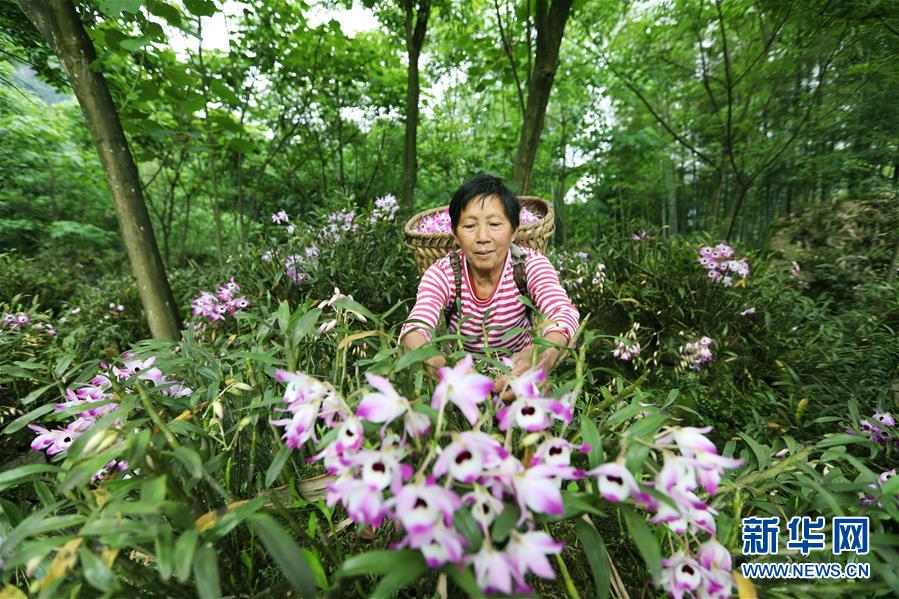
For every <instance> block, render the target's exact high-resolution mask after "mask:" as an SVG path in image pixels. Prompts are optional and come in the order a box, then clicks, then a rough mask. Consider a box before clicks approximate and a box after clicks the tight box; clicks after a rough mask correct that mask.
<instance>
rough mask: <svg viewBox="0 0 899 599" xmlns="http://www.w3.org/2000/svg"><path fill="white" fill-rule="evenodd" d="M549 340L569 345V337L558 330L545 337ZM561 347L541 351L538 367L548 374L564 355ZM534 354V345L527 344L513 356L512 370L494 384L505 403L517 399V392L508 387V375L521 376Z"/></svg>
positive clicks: (545, 383)
mask: <svg viewBox="0 0 899 599" xmlns="http://www.w3.org/2000/svg"><path fill="white" fill-rule="evenodd" d="M544 339H546V340H547V341H550V342H552V343H555V344H556V345H561V346H562V347H567V346H568V337H566V336H565V335H563V334H562V333H558V332H555V331H553V332H550V333H547V335H546V336H545V337H544ZM562 351H563V350H561V349H558V348H555V347H548V348H546V349H545V350H543V351H542V352H541V353H540V357H539V358H538V359H537V364H536V366H535V367H536V368H542V369H543V370H544V372H546V374H549V373H550V372H551V371H552V369H553V368H555V366H556V362H558V361H559V358H560V357H561V356H562ZM533 354H534V346H533V345H526V346H524V348H522V349H521V351H519V352H518V353H516V354H515V355H513V356H512V372H511V373H509V374H508V375H503V376H501V377H499V378H498V379H496V383H495V384H494V386H493V391H494V393H499V394H500V395H499V398H500V399H501V400H502V401H503V403H509V402H510V401H512V400H513V399H515V394H514V393H512V389H511V388H506V385H507V384H508V383H507V381H506V378H507V377H508V376H511V377H513V378H514V377H519V376H521V375H522V374H524V373H525V372H527V371H528V370H530V368H531V360H532V359H533ZM543 384H544V385H547V384H549V379H548V378H547V381H546V382H544V383H543Z"/></svg>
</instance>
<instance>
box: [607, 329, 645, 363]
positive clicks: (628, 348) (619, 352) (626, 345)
mask: <svg viewBox="0 0 899 599" xmlns="http://www.w3.org/2000/svg"><path fill="white" fill-rule="evenodd" d="M639 330H640V323H639V322H635V323H634V324H632V325H631V328H630V329H629V330H628V332H627V333H626V334H625V335H624V341H622V340H621V339H619V338H616V339H615V348H614V349H613V350H612V355H613V356H615V357H616V358H618V359H619V360H623V361H625V362H630V361H631V360H633V359H634V358H636V357H637V356H639V355H640V342H639V341H637V331H639Z"/></svg>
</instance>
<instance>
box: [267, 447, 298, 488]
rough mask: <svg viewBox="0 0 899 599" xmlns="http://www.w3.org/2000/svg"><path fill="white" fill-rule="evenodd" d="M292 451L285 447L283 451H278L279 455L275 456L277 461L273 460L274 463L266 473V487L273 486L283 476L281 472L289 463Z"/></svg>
mask: <svg viewBox="0 0 899 599" xmlns="http://www.w3.org/2000/svg"><path fill="white" fill-rule="evenodd" d="M291 451H292V450H291V449H290V448H289V447H287V446H286V445H284V446H283V447H281V449H279V450H278V453H277V454H275V459H273V460H272V463H271V464H269V467H268V470H266V471H265V486H266V488H268V487H270V486H272V483H273V482H275V480H276V479H277V478H278V476H279V475H280V474H281V470H282V469H283V468H284V464H286V463H287V458H289V457H290V452H291Z"/></svg>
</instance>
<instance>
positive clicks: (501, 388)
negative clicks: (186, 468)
mask: <svg viewBox="0 0 899 599" xmlns="http://www.w3.org/2000/svg"><path fill="white" fill-rule="evenodd" d="M533 355H534V346H533V345H525V346H524V347H523V348H521V349H520V350H519V351H518V352H517V353H515V354H514V355H513V356H512V358H511V360H512V372H510V373H509V374H508V375H505V374H504V375H502V376H500V377H499V378H498V379H496V383H495V384H494V385H493V392H494V393H499V398H500V399H501V400H502V401H503V402H504V403H509V402H510V401H512V400H513V399H514V398H515V394H514V393H512V389H511V388H506V385H507V384H508V383H507V381H506V378H507V377H508V376H511V377H512V378H515V377H519V376H521V375H523V374H524V373H525V372H527V371H528V370H529V369H530V368H531V359H532V358H533Z"/></svg>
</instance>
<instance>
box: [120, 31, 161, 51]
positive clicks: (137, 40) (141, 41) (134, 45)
mask: <svg viewBox="0 0 899 599" xmlns="http://www.w3.org/2000/svg"><path fill="white" fill-rule="evenodd" d="M151 41H153V40H152V39H150V38H149V37H147V36H146V35H142V36H140V37H133V38H130V39H127V40H122V41H120V42H119V46H121V47H122V48H124V49H126V50H130V51H132V52H136V51H137V50H140V49H141V48H143V47H144V46H146V45H147V44H149V43H150V42H151Z"/></svg>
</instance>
